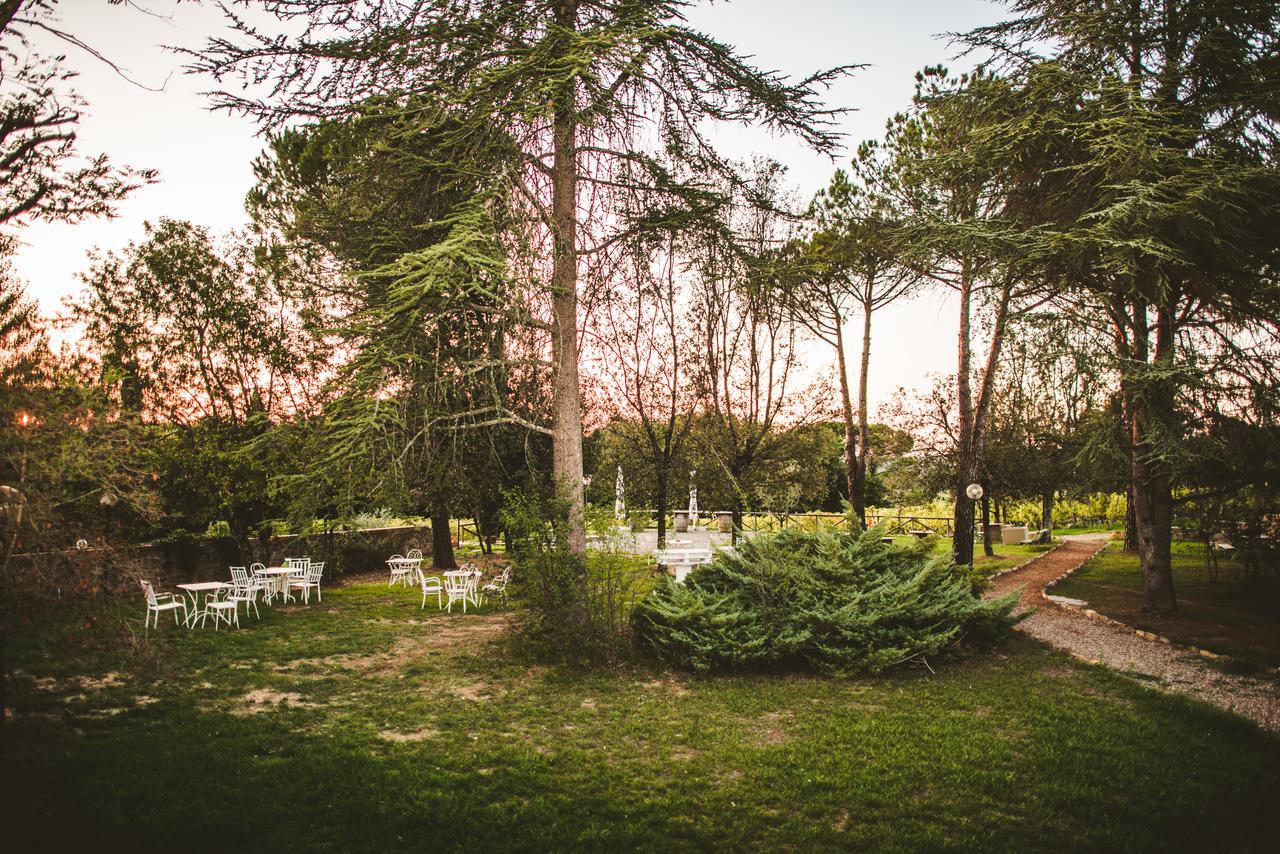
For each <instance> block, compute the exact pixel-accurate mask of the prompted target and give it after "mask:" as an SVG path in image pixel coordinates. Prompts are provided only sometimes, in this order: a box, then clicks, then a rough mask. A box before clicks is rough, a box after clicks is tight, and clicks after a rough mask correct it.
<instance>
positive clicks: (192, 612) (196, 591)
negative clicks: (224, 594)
mask: <svg viewBox="0 0 1280 854" xmlns="http://www.w3.org/2000/svg"><path fill="white" fill-rule="evenodd" d="M230 586H231V585H230V584H228V583H227V582H225V581H193V582H191V583H190V584H179V585H178V589H179V590H182V591H183V592H185V593H186V594H187V597H188V598H189V599H190V600H191V607H190V608H188V609H187V628H189V629H192V628H195V625H196V620H197V619H198V618H199V617H200V614H201V610H200V594H201V593H212V592H213V591H215V590H221V589H222V588H224V587H230Z"/></svg>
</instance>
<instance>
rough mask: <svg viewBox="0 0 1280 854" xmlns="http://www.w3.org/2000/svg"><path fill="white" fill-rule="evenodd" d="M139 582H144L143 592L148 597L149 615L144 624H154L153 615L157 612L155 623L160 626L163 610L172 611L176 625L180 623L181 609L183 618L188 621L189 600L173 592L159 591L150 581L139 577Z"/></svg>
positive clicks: (144, 619)
mask: <svg viewBox="0 0 1280 854" xmlns="http://www.w3.org/2000/svg"><path fill="white" fill-rule="evenodd" d="M139 583H140V584H142V592H143V594H145V595H146V597H147V615H146V617H144V618H143V621H142V624H143V625H144V626H147V625H151V624H152V620H151V615H152V614H155V621H154V625H155V626H156V628H159V627H160V612H161V611H172V612H173V624H174V625H175V626H176V625H178V611H179V610H181V611H182V620H183V622H186V619H187V602H186V600H185V599H183V598H182V597H181V596H175V595H174V594H172V593H157V592H156V589H155V588H154V587H152V586H151V582H150V581H145V580H143V579H139Z"/></svg>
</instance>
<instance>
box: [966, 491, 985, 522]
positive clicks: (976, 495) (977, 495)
mask: <svg viewBox="0 0 1280 854" xmlns="http://www.w3.org/2000/svg"><path fill="white" fill-rule="evenodd" d="M964 494H965V497H966V498H968V499H969V500H970V501H972V502H973V503H974V504H977V503H978V502H979V501H981V500H982V496H983V494H984V491H983V489H982V484H980V483H971V484H969V485H968V486H966V487H965V488H964ZM977 514H978V511H977V509H976V508H975V509H974V511H973V513H972V514H970V515H971V518H974V519H976V518H977Z"/></svg>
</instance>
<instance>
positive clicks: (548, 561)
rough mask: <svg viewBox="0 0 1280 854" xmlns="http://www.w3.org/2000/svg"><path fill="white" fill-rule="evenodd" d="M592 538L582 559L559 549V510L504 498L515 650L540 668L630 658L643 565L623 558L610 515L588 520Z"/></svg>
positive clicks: (563, 520)
mask: <svg viewBox="0 0 1280 854" xmlns="http://www.w3.org/2000/svg"><path fill="white" fill-rule="evenodd" d="M587 522H588V524H589V525H590V527H591V529H592V530H593V532H594V533H596V534H597V536H598V537H599V541H598V543H597V544H596V545H595V546H594V547H593V548H592V549H591V550H590V551H588V552H587V554H585V555H575V554H572V553H571V552H570V551H569V549H568V548H567V542H566V540H567V533H568V526H567V515H566V509H565V507H564V505H563V504H562V503H554V504H545V503H543V502H540V501H538V500H536V499H531V498H529V497H527V496H524V495H521V494H519V493H508V494H507V495H506V504H505V507H504V509H503V511H502V524H503V526H504V527H505V528H506V530H507V531H508V532H509V534H510V543H511V545H510V549H509V550H508V556H509V557H510V559H511V564H512V574H511V585H512V595H513V598H515V599H516V600H517V601H518V604H519V605H520V607H519V608H518V609H516V610H515V611H514V612H513V613H512V618H511V635H510V638H511V640H512V641H513V642H514V644H515V646H516V647H517V651H519V652H523V653H525V654H528V655H530V656H532V657H534V658H537V659H540V660H544V661H555V662H565V663H574V664H596V663H609V662H614V661H617V660H619V659H622V658H626V657H628V656H630V654H631V652H632V650H633V644H632V638H631V620H630V616H631V609H632V607H633V606H634V605H635V603H636V601H638V600H639V599H640V597H641V596H642V595H643V594H644V593H645V592H646V591H647V590H648V586H649V583H650V582H649V572H648V570H649V563H648V561H646V560H644V559H642V558H638V557H636V556H635V555H631V554H627V553H626V551H625V549H624V547H623V544H622V543H621V542H620V540H619V535H618V532H617V528H616V527H615V525H614V520H613V518H612V516H609V515H608V514H605V513H602V512H595V511H592V512H591V513H589V516H588V519H587Z"/></svg>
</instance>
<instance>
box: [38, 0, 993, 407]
mask: <svg viewBox="0 0 1280 854" xmlns="http://www.w3.org/2000/svg"><path fill="white" fill-rule="evenodd" d="M137 5H140V6H142V7H143V8H145V9H147V10H149V11H150V12H151V13H152V14H144V13H142V12H140V11H138V10H137V9H132V8H127V7H121V6H111V5H108V3H107V2H106V0H63V2H62V3H60V4H59V7H58V8H59V9H60V10H61V14H62V23H63V25H64V26H65V28H66V29H68V30H69V31H71V32H73V33H75V34H77V35H78V36H80V37H81V38H83V39H84V40H85V41H86V42H88V43H90V44H91V45H93V46H94V47H95V48H96V49H98V50H99V51H100V52H101V53H103V54H104V55H105V56H107V57H109V58H110V59H112V60H113V61H114V62H116V63H117V64H119V65H120V66H122V67H123V68H125V69H127V71H128V74H129V76H130V77H131V78H133V79H134V80H136V81H138V82H139V83H140V84H143V86H145V87H149V88H150V89H158V90H160V91H149V90H148V88H142V86H137V85H133V84H131V83H129V82H128V81H126V80H124V79H122V78H121V77H120V76H118V75H117V74H115V73H114V72H112V71H111V70H110V69H109V68H107V67H106V66H104V65H103V64H102V63H100V62H98V61H96V60H94V59H92V58H91V57H89V56H88V55H85V54H83V53H81V52H79V51H77V50H76V49H75V48H72V47H69V46H66V45H64V44H54V43H52V40H48V41H46V42H45V43H37V45H36V46H37V49H39V50H42V51H43V52H45V53H66V54H67V57H68V65H69V66H70V67H72V68H74V69H76V70H78V71H79V72H80V77H79V78H78V79H77V80H76V81H75V88H76V89H77V90H78V91H79V93H80V94H81V95H82V96H84V97H85V98H86V99H87V101H88V109H87V116H86V118H85V120H84V122H83V125H82V128H81V130H80V134H79V145H80V148H81V151H82V152H84V153H96V152H106V153H108V154H109V155H110V156H111V157H112V159H113V160H115V161H116V162H119V163H127V164H130V165H133V166H138V167H146V168H153V169H158V170H159V172H160V180H159V182H158V183H157V184H155V185H153V186H149V187H145V188H143V189H142V190H140V191H138V192H136V193H135V194H134V195H133V196H132V197H130V198H129V199H128V200H127V201H125V202H124V203H123V204H121V205H120V208H119V215H118V216H117V217H116V218H115V219H113V220H101V219H100V220H90V221H87V222H83V223H80V224H77V225H56V224H55V225H46V224H36V225H32V226H29V227H27V228H24V229H21V230H20V231H19V232H18V233H17V236H18V238H19V240H20V241H21V245H20V248H19V251H18V254H17V258H16V260H15V266H16V268H17V271H18V274H19V275H20V276H21V277H23V278H24V279H25V280H26V281H27V283H28V287H29V292H30V293H31V295H32V296H34V297H35V298H37V299H38V300H39V302H40V304H41V307H42V308H43V310H44V311H45V312H46V313H48V314H54V313H57V312H58V311H59V310H60V309H61V304H62V300H63V299H64V298H65V297H66V296H68V295H70V294H72V293H74V292H76V291H77V290H78V289H79V287H80V283H79V281H78V279H77V274H79V273H80V272H82V271H84V270H85V269H86V268H87V266H88V259H87V253H88V252H89V251H90V250H91V249H93V248H94V247H101V248H102V249H119V248H121V247H123V246H124V245H125V244H126V243H127V242H128V241H130V240H136V239H139V238H140V237H141V235H142V224H143V222H144V221H155V220H157V219H158V218H160V217H162V216H167V217H172V218H178V219H188V220H191V221H193V222H195V223H198V224H200V225H204V226H208V227H209V228H211V229H212V230H213V231H215V232H221V231H226V230H228V229H231V228H234V227H236V226H239V225H242V224H243V223H244V222H245V220H246V217H245V213H244V207H243V199H244V195H245V193H246V191H247V190H248V189H249V188H250V186H251V184H252V180H253V176H252V171H251V168H250V164H251V162H252V160H253V158H254V157H255V156H256V155H257V154H258V153H259V152H260V151H261V149H262V146H263V140H262V139H261V138H260V137H259V136H257V135H256V128H255V127H254V125H253V124H252V123H250V122H249V121H247V120H245V119H242V118H239V117H236V116H229V115H226V114H224V113H212V112H210V111H209V109H208V101H207V99H205V98H204V97H202V96H201V95H200V93H201V92H202V91H204V90H207V89H209V88H212V83H211V82H210V81H209V80H206V79H200V78H195V77H191V76H189V75H186V74H184V73H183V72H182V70H181V66H182V64H183V60H182V58H181V57H180V56H177V55H175V54H173V53H170V52H167V51H165V50H164V48H163V46H164V45H178V46H185V47H196V46H199V45H201V44H202V43H203V42H204V40H205V38H206V37H207V36H209V35H210V34H213V33H216V32H218V31H220V30H221V29H222V16H221V14H220V12H219V11H218V9H217V4H216V3H214V2H211V0H205V2H203V3H199V4H193V3H191V2H182V3H175V2H174V0H138V4H137ZM1004 12H1005V10H1004V9H1003V8H1002V7H1001V6H1000V5H999V4H995V3H991V2H985V0H899V2H880V0H737V2H716V3H701V4H698V5H696V6H695V7H694V8H693V9H691V10H690V12H689V16H688V17H689V21H690V23H691V24H692V25H693V26H694V27H696V28H698V29H701V30H704V31H706V32H708V33H710V34H712V35H713V36H715V37H717V38H719V39H721V40H723V41H726V42H728V43H729V44H732V45H735V46H736V47H737V48H738V49H739V50H740V51H741V52H742V53H744V54H748V55H750V56H752V57H754V60H755V62H756V63H757V64H758V65H760V66H762V67H765V68H771V69H778V70H780V71H782V72H784V73H785V74H788V75H791V76H793V77H803V76H805V75H807V74H809V73H811V72H812V71H814V70H817V69H819V68H824V67H829V66H835V65H843V64H849V63H862V64H866V65H867V66H868V67H867V68H865V69H863V70H862V71H859V72H857V73H855V74H854V75H853V76H851V77H849V78H847V79H845V80H843V81H842V82H840V83H839V84H838V85H836V86H835V87H833V88H832V89H831V90H830V91H829V92H828V94H827V102H828V104H829V105H830V106H832V107H845V108H852V109H853V110H854V112H850V113H847V114H845V115H844V116H843V117H842V118H841V119H840V122H839V126H840V129H841V130H842V131H843V132H844V133H846V134H847V140H846V142H847V144H848V146H849V151H848V152H846V153H845V154H844V155H842V156H841V157H840V158H839V159H838V160H837V161H835V162H833V161H831V160H830V159H827V158H825V157H820V156H817V155H814V154H813V153H812V152H809V151H806V150H805V149H804V148H803V147H802V146H801V145H800V144H798V143H797V142H795V141H794V140H790V139H785V138H781V139H780V138H776V137H772V136H770V135H769V134H767V133H764V132H761V131H759V130H756V129H740V128H726V129H724V130H723V131H720V130H717V131H716V132H715V139H716V140H717V142H718V144H719V146H720V148H721V150H722V151H724V152H725V153H726V154H729V155H731V156H734V157H749V156H751V155H756V154H760V155H767V156H770V157H773V158H775V159H777V160H779V161H781V162H782V163H784V164H786V165H787V167H788V170H789V177H790V180H791V182H792V183H793V184H795V186H796V188H797V191H798V193H799V195H800V197H801V198H804V199H807V198H809V197H811V196H812V195H813V194H814V193H815V192H817V191H818V190H819V189H821V188H822V187H824V186H825V185H826V183H827V182H828V180H829V179H830V177H831V173H832V171H833V170H834V169H835V168H836V167H837V166H838V165H841V164H842V163H843V162H844V161H846V160H847V158H848V155H849V153H851V150H852V148H853V147H854V146H856V144H857V143H858V141H860V140H862V139H865V138H869V137H879V136H880V135H881V134H882V131H883V128H884V123H885V120H886V119H887V118H888V117H889V116H891V115H892V114H893V113H895V112H897V111H900V110H903V109H905V108H906V107H907V106H908V105H909V103H910V98H911V93H912V90H913V85H914V74H915V72H916V71H917V70H919V69H920V68H922V67H923V66H925V65H930V64H936V63H943V64H946V65H948V67H951V68H953V69H956V70H959V69H962V68H967V67H968V66H969V65H971V64H972V63H971V61H969V60H957V59H955V57H954V54H955V49H954V48H952V47H950V46H949V45H948V44H947V42H946V40H945V38H943V37H942V34H944V33H946V32H950V31H963V30H967V29H970V28H972V27H975V26H979V25H982V24H988V23H992V22H994V21H997V20H1000V19H1001V18H1002V17H1003V16H1004ZM874 334H875V342H874V345H873V357H872V371H871V400H872V404H873V412H874V408H875V405H877V404H879V403H882V402H884V401H885V400H886V399H887V398H888V397H889V396H890V395H891V394H892V392H893V391H894V390H895V389H896V388H897V387H899V386H906V387H908V388H912V387H917V386H919V387H923V386H924V384H925V383H926V375H927V374H929V373H930V372H948V371H950V370H952V369H953V366H954V359H955V355H954V354H955V334H956V320H955V311H954V307H953V306H952V304H951V301H950V300H949V299H947V298H946V296H945V295H943V294H940V293H938V292H936V291H935V292H929V293H926V294H925V295H923V296H920V297H917V298H916V299H914V300H912V301H910V302H905V303H900V304H897V305H894V306H891V307H889V308H888V309H887V310H885V311H883V312H882V313H880V314H878V315H877V320H876V328H875V333H874ZM859 340H860V339H859ZM813 358H814V360H815V361H820V360H825V359H826V358H827V353H826V352H825V351H824V350H821V349H819V350H815V352H814V356H813Z"/></svg>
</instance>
